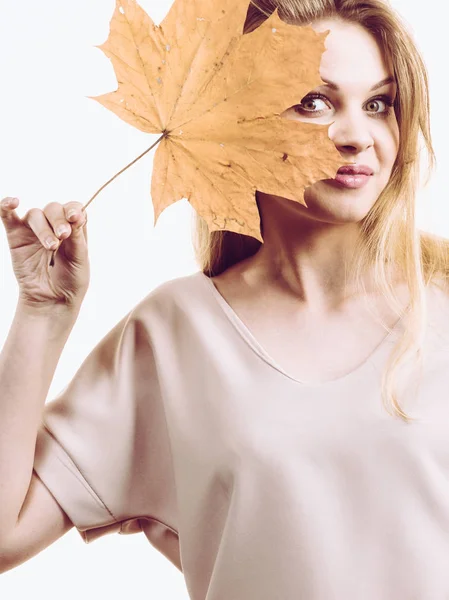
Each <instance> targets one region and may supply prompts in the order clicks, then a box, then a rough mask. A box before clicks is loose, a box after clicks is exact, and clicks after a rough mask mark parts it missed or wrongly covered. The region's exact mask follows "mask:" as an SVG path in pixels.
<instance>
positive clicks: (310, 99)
mask: <svg viewBox="0 0 449 600" xmlns="http://www.w3.org/2000/svg"><path fill="white" fill-rule="evenodd" d="M317 100H320V101H321V102H323V103H324V101H325V100H328V99H327V98H326V96H324V95H323V94H319V93H313V94H307V96H304V98H303V99H302V100H301V103H300V104H296V105H295V106H294V107H293V110H294V111H295V112H297V113H299V114H301V115H314V116H316V115H318V116H320V115H322V114H323V113H324V112H325V111H324V109H321V110H313V109H308V108H306V105H307V104H312V103H315V102H316V101H317Z"/></svg>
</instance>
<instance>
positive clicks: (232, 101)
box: [89, 0, 346, 242]
mask: <svg viewBox="0 0 449 600" xmlns="http://www.w3.org/2000/svg"><path fill="white" fill-rule="evenodd" d="M247 9H248V0H220V1H218V0H175V2H174V4H173V5H172V7H171V9H170V11H169V13H168V14H167V16H166V18H165V19H164V20H163V22H162V23H161V25H160V26H156V25H155V24H154V23H153V21H152V20H151V18H150V17H149V16H148V15H147V13H146V12H145V11H144V10H143V9H142V7H140V6H139V5H138V4H137V2H135V0H116V7H115V11H114V14H113V16H112V19H111V22H110V31H109V37H108V39H107V40H106V42H105V43H104V44H102V45H101V46H96V47H97V48H99V49H101V50H102V51H103V52H104V54H105V55H106V56H107V57H108V58H109V59H110V60H111V62H112V65H113V67H114V71H115V74H116V77H117V81H118V89H117V90H116V91H114V92H110V93H107V94H103V95H101V96H96V97H91V96H89V97H90V98H92V99H93V100H97V101H98V102H99V103H100V104H102V105H103V106H105V107H106V108H108V109H109V110H111V111H113V112H114V113H115V114H116V115H117V116H119V117H120V118H121V119H123V120H124V121H126V122H127V123H129V124H130V125H133V126H134V127H136V128H137V129H139V130H140V131H144V132H146V133H153V134H154V133H162V134H163V136H162V137H161V138H160V143H159V145H158V148H157V151H156V154H155V157H154V164H153V177H152V185H151V196H152V201H153V205H154V224H156V222H157V219H158V218H159V216H160V214H161V213H162V211H163V210H164V209H165V208H166V207H167V206H169V205H171V204H173V203H174V202H176V201H178V200H181V199H182V198H187V200H188V201H189V202H190V203H191V205H192V206H193V207H194V208H195V210H196V211H197V212H198V214H200V215H201V216H202V217H203V218H204V219H205V221H206V222H207V224H208V227H209V230H210V231H214V230H222V229H226V230H229V231H234V232H236V233H240V234H244V235H249V236H252V237H254V238H256V239H258V240H259V241H261V242H263V239H262V236H261V233H260V218H259V212H258V209H257V203H256V199H255V192H256V189H257V190H260V191H261V192H264V193H267V194H273V195H277V196H282V197H284V198H288V199H291V200H294V201H297V202H299V203H301V204H303V205H304V206H307V205H306V203H305V201H304V189H305V188H306V187H308V186H310V185H312V184H313V183H315V182H316V181H319V180H321V179H327V178H333V177H335V175H336V172H337V170H338V168H339V167H340V166H341V165H342V164H344V163H345V162H346V161H345V160H344V159H342V157H341V156H340V153H339V152H338V151H337V149H336V148H335V145H334V144H333V143H332V142H331V140H330V139H329V137H328V126H324V125H315V124H312V123H303V122H300V121H295V120H292V119H287V118H284V117H281V116H280V114H281V113H282V112H283V111H285V110H286V109H287V108H290V107H291V106H293V105H294V104H297V103H299V102H300V101H301V99H302V98H303V97H304V95H305V94H306V93H307V92H309V91H310V90H311V89H312V88H314V87H316V86H318V85H321V84H322V83H323V81H322V80H321V78H320V75H319V67H320V62H321V56H322V54H323V52H324V51H325V45H324V40H325V38H326V37H327V35H328V32H324V33H317V32H315V31H314V30H313V29H312V27H310V26H302V27H298V26H295V25H288V24H286V23H285V22H284V21H282V20H281V19H280V18H279V16H278V13H277V11H276V12H274V13H273V14H272V15H271V17H270V18H269V19H267V20H266V21H265V22H264V23H263V24H262V25H261V26H260V27H258V28H257V29H256V30H254V31H253V32H252V33H249V34H245V35H243V34H242V30H243V24H244V21H245V18H246V13H247Z"/></svg>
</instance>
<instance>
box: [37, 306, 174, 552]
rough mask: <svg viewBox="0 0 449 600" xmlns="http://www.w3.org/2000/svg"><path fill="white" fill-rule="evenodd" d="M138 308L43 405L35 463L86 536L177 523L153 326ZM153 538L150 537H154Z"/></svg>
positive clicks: (115, 328)
mask: <svg viewBox="0 0 449 600" xmlns="http://www.w3.org/2000/svg"><path fill="white" fill-rule="evenodd" d="M150 329H151V328H150V327H149V326H148V323H146V322H145V318H143V317H142V316H141V315H140V316H138V313H137V312H136V309H134V310H133V311H131V312H130V313H128V314H127V315H126V317H124V318H123V319H122V320H121V321H120V322H119V323H118V324H117V325H116V326H115V327H114V328H113V329H112V330H111V331H110V332H109V333H108V334H107V335H106V336H105V337H104V338H103V339H102V340H101V342H100V343H99V344H98V345H97V346H96V347H95V348H94V349H93V350H92V352H91V353H90V354H89V356H88V357H87V358H86V359H85V361H84V362H83V363H82V365H81V367H80V368H79V369H78V371H77V373H76V374H75V376H74V377H73V379H72V381H71V382H70V383H69V384H68V385H67V387H66V388H65V389H64V390H63V391H62V392H61V393H60V394H59V395H58V396H57V397H56V398H55V399H54V400H52V401H50V402H48V403H47V404H46V405H45V407H44V411H43V419H42V423H41V426H40V428H39V430H38V435H37V440H36V451H35V460H34V470H35V472H36V473H37V475H38V476H39V478H40V479H41V480H42V481H43V483H44V484H45V485H46V487H47V488H48V489H49V491H50V492H51V494H52V495H53V496H54V497H55V499H56V500H57V501H58V503H59V504H60V506H61V507H62V508H63V509H64V511H65V512H66V513H67V515H68V516H69V518H70V519H71V520H72V522H73V524H74V525H75V527H76V528H77V530H78V531H79V533H80V534H81V536H82V537H83V539H84V541H85V542H86V543H87V542H89V541H92V540H95V539H97V538H98V537H101V536H102V535H105V534H107V533H114V532H118V533H135V532H139V531H142V527H141V524H142V520H145V523H146V524H148V522H149V521H153V522H154V531H155V535H158V533H157V531H158V529H157V528H158V527H159V528H162V530H166V529H165V528H167V529H172V530H173V532H174V533H176V530H175V529H173V528H172V525H173V524H172V523H171V522H170V520H171V519H172V515H173V512H174V498H175V494H174V483H173V466H172V460H171V449H170V441H169V435H168V430H167V422H166V416H165V411H164V406H163V401H162V397H161V391H160V386H159V380H158V368H157V364H156V363H157V361H156V359H155V353H154V344H153V340H152V337H151V331H150ZM150 541H151V540H150Z"/></svg>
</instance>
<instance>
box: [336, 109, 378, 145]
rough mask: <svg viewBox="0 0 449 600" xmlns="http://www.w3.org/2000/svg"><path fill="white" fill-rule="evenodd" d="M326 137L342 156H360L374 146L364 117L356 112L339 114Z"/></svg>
mask: <svg viewBox="0 0 449 600" xmlns="http://www.w3.org/2000/svg"><path fill="white" fill-rule="evenodd" d="M328 135H329V138H330V139H331V140H332V141H333V142H334V144H335V146H336V148H337V150H339V151H340V152H341V153H342V154H361V153H362V152H364V151H366V150H367V149H368V148H370V147H371V146H373V145H374V139H373V136H372V134H371V131H370V127H369V124H368V123H367V120H366V117H364V116H361V117H360V116H359V115H357V114H356V111H345V112H344V113H343V112H342V113H340V114H339V115H338V116H337V117H336V118H335V120H334V121H333V122H332V123H331V125H330V126H329V129H328Z"/></svg>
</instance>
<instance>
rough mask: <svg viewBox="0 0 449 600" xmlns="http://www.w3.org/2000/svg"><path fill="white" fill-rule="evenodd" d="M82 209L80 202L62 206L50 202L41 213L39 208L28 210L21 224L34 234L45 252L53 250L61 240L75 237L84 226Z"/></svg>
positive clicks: (84, 218) (84, 220)
mask: <svg viewBox="0 0 449 600" xmlns="http://www.w3.org/2000/svg"><path fill="white" fill-rule="evenodd" d="M82 207H83V205H82V204H81V203H80V202H67V204H64V205H63V204H60V203H58V202H51V203H50V204H47V206H46V207H45V208H44V210H43V211H42V210H41V209H39V208H32V209H30V210H29V211H28V212H27V213H26V215H25V216H24V218H23V223H24V224H26V225H27V226H28V227H29V228H30V229H31V230H32V231H33V232H34V234H35V235H36V237H37V238H38V239H39V241H40V242H41V244H42V245H43V246H44V247H45V248H46V249H47V250H55V249H56V248H57V247H58V246H59V243H60V242H61V241H62V240H65V239H67V238H69V237H70V236H71V235H74V236H75V237H76V236H77V235H78V232H79V230H80V229H81V228H82V227H83V226H84V225H85V224H86V221H87V218H86V216H87V215H86V213H84V212H83V211H82ZM72 213H73V214H72ZM69 215H70V216H69Z"/></svg>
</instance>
